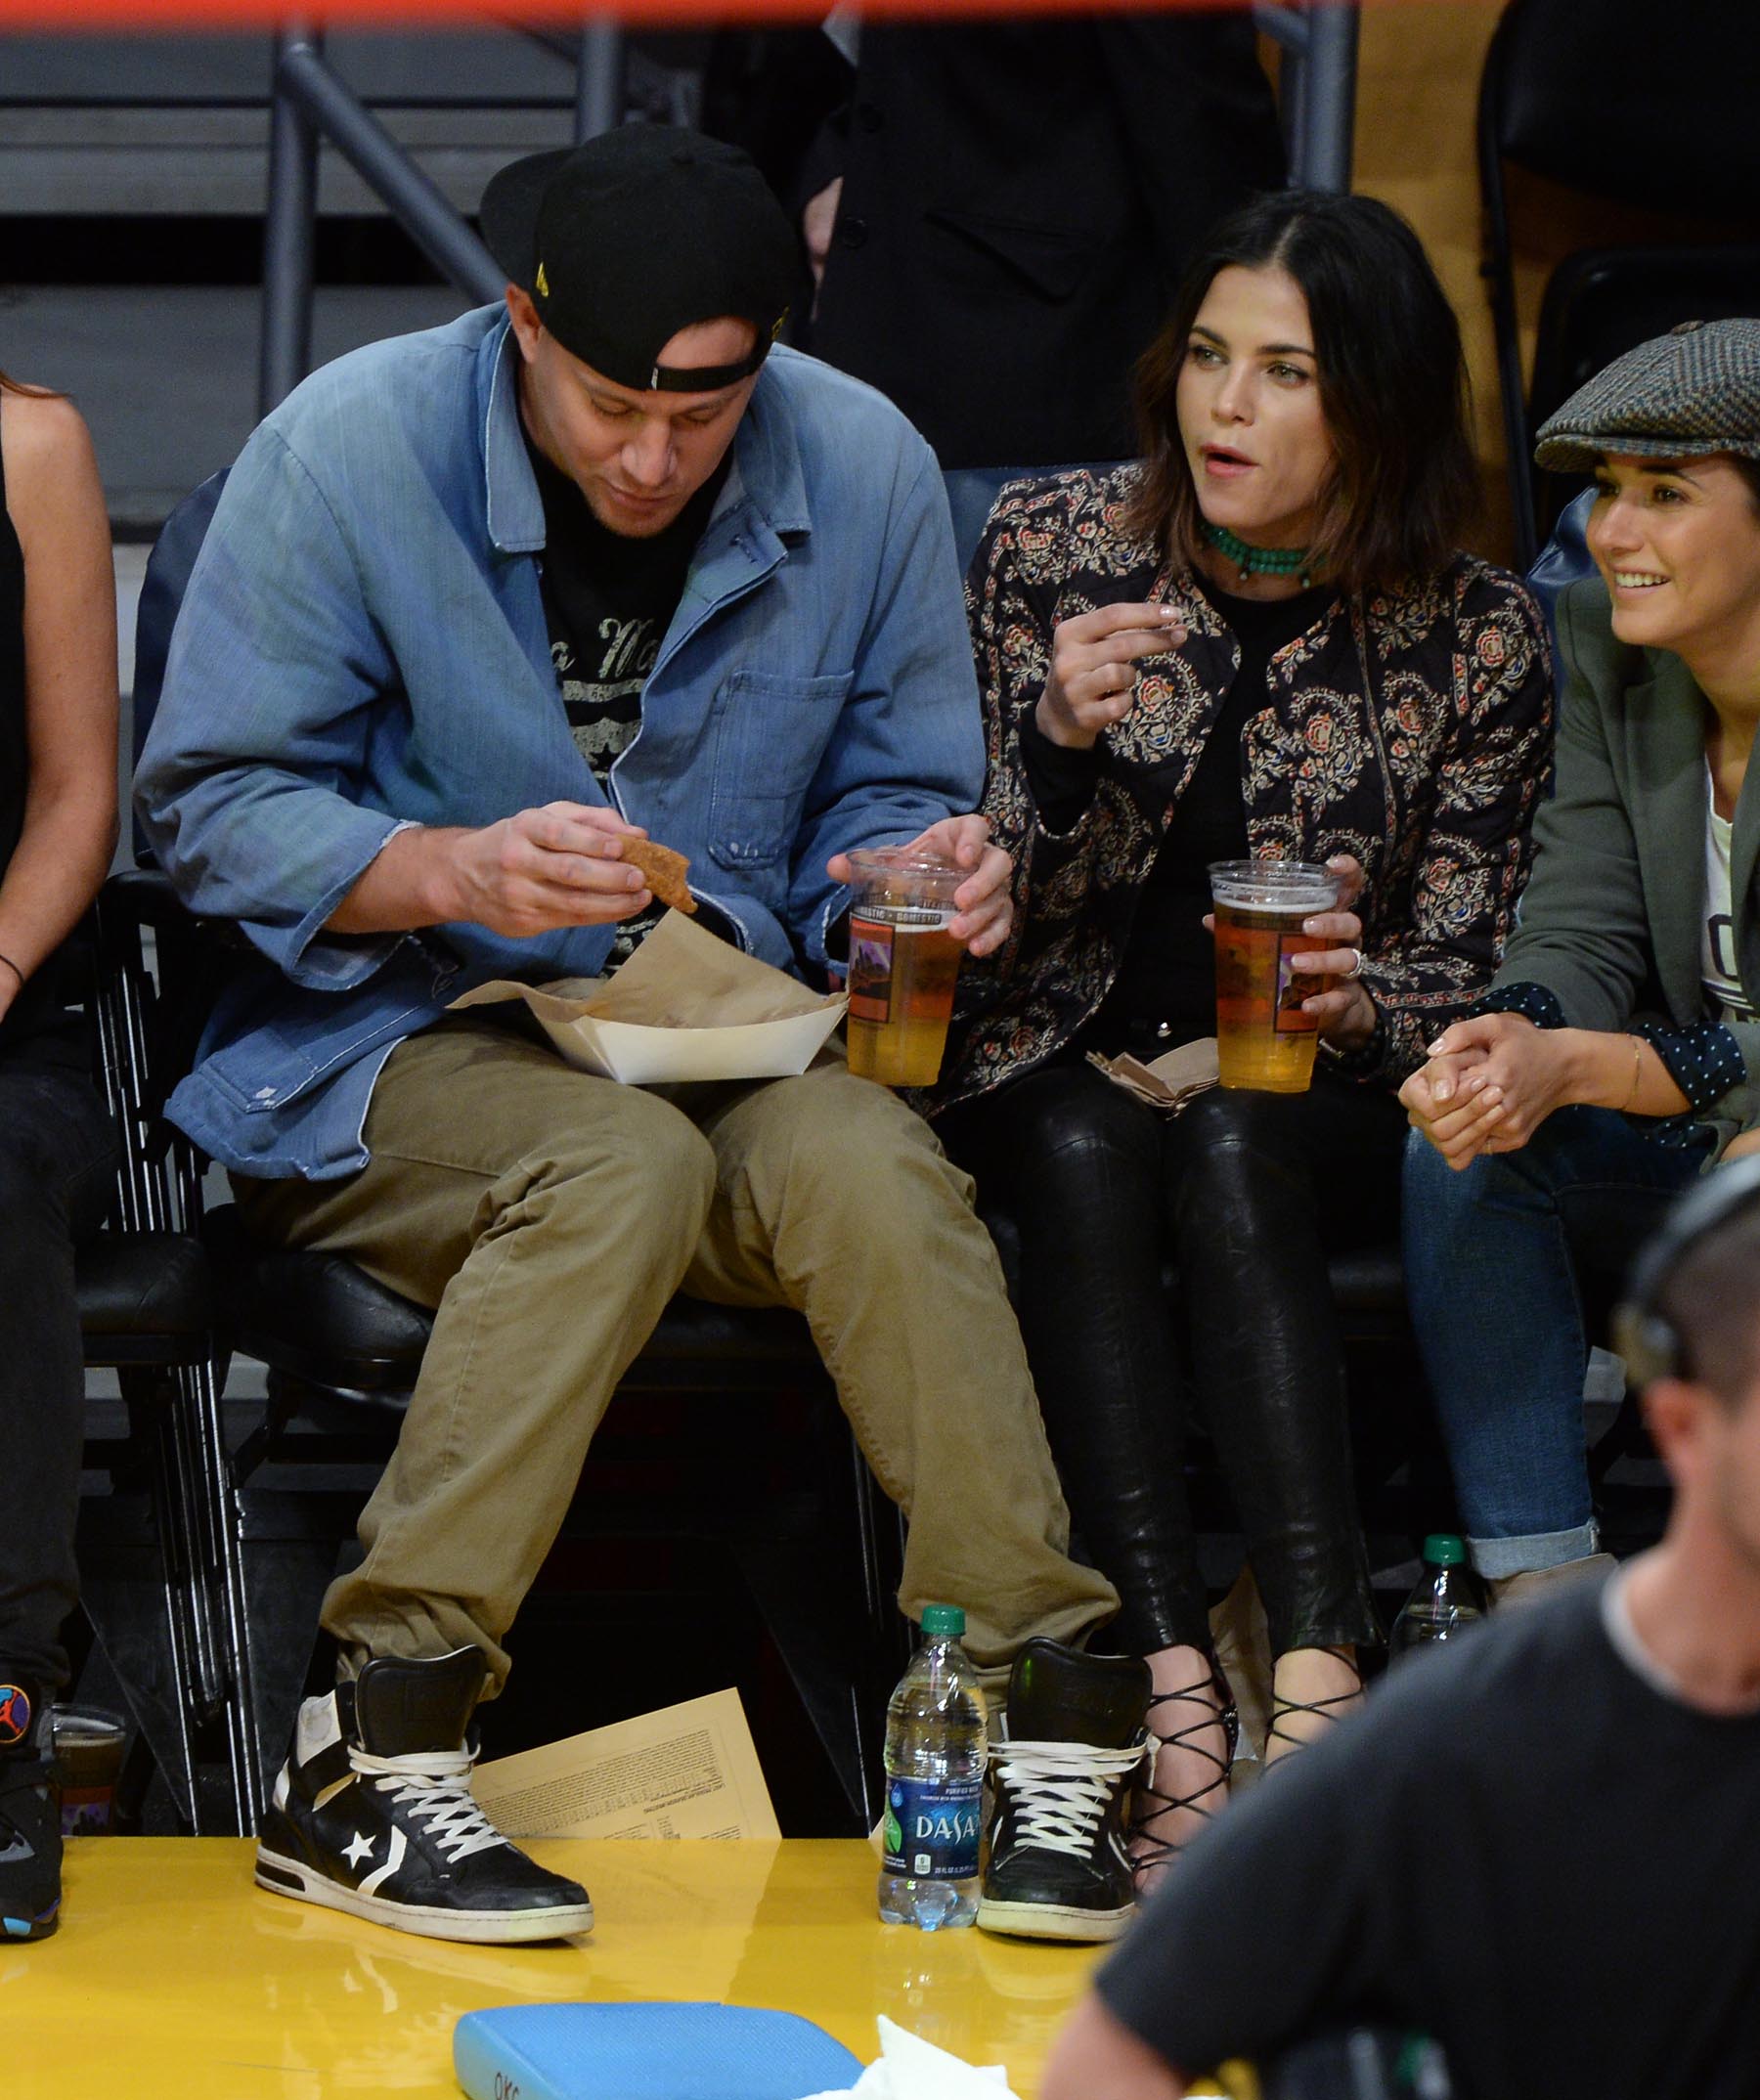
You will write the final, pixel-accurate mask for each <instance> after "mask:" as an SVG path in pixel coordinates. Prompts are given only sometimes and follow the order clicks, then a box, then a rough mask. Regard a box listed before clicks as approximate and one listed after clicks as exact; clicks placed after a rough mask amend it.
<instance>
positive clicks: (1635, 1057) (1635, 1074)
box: [1619, 1035, 1644, 1116]
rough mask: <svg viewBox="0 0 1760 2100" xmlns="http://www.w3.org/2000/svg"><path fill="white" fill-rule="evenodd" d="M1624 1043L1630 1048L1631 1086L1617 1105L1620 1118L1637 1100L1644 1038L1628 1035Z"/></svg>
mask: <svg viewBox="0 0 1760 2100" xmlns="http://www.w3.org/2000/svg"><path fill="white" fill-rule="evenodd" d="M1626 1041H1627V1042H1629V1043H1630V1044H1631V1046H1632V1085H1631V1090H1630V1092H1629V1093H1628V1094H1627V1095H1626V1097H1625V1099H1624V1100H1623V1101H1622V1102H1621V1103H1620V1104H1619V1113H1620V1115H1621V1116H1623V1115H1624V1114H1625V1113H1626V1111H1627V1110H1628V1109H1629V1108H1630V1107H1631V1106H1632V1103H1633V1102H1634V1101H1636V1100H1637V1099H1638V1082H1639V1080H1640V1079H1642V1078H1643V1076H1644V1037H1643V1036H1642V1035H1628V1036H1627V1037H1626Z"/></svg>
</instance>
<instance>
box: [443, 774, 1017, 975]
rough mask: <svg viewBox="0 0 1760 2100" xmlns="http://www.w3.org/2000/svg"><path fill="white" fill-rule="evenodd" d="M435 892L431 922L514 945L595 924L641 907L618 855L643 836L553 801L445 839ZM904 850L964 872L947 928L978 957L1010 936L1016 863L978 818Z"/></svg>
mask: <svg viewBox="0 0 1760 2100" xmlns="http://www.w3.org/2000/svg"><path fill="white" fill-rule="evenodd" d="M444 836H445V838H446V841H447V844H448V847H449V851H447V852H446V853H445V854H444V865H443V868H442V870H441V872H440V877H439V882H440V890H439V892H438V893H437V894H436V897H435V902H434V905H433V923H437V924H444V923H445V922H446V921H447V920H451V919H460V920H470V921H472V922H474V923H475V924H476V925H479V926H486V927H488V928H490V929H491V931H493V932H495V933H498V934H505V935H507V936H510V937H511V938H513V939H515V940H519V939H523V938H526V937H528V936H531V935H534V934H543V933H550V932H552V931H554V930H555V929H556V928H558V927H564V926H596V925H603V924H605V923H607V922H609V921H613V920H617V919H627V918H630V917H632V916H633V915H634V914H635V913H637V912H638V911H644V910H645V909H646V908H647V906H648V904H649V903H650V902H651V901H652V897H651V896H650V894H649V892H648V889H647V887H646V885H645V884H644V882H643V881H642V877H641V870H640V869H639V868H638V867H636V866H635V865H633V864H632V863H631V862H629V861H626V860H625V859H624V858H623V841H624V840H625V839H644V838H646V837H647V833H646V832H645V831H644V830H643V829H642V827H641V826H640V825H639V824H631V823H627V822H625V820H624V819H623V818H622V817H621V816H619V815H618V814H617V812H616V811H615V810H614V809H601V808H599V807H598V806H596V805H594V804H591V803H574V802H552V803H547V804H546V805H545V806H544V808H542V809H522V810H520V811H519V813H518V814H517V815H515V816H509V817H504V818H503V819H502V820H501V821H500V822H499V823H495V824H488V825H485V826H483V827H482V828H481V829H480V830H475V831H455V832H451V833H447V834H445V835H444ZM906 851H911V852H916V853H925V854H932V855H934V856H935V857H937V858H939V859H943V860H950V861H951V862H952V863H953V864H954V865H955V866H956V867H960V868H964V869H967V870H968V871H969V872H968V874H967V877H966V880H965V881H964V882H963V883H961V884H960V886H959V888H958V889H957V890H956V891H955V892H954V893H953V902H954V904H955V906H956V907H957V911H958V916H957V917H956V918H955V919H953V920H952V922H951V923H950V925H949V927H948V932H949V933H950V934H951V935H952V936H953V938H954V940H956V941H963V942H964V944H965V946H966V947H967V948H968V949H969V950H970V951H971V953H972V954H974V955H989V954H990V953H991V952H992V951H993V950H994V949H996V948H998V947H1000V946H1001V944H1002V942H1003V941H1005V940H1006V939H1007V938H1008V929H1009V924H1010V921H1011V919H1012V916H1013V903H1012V900H1011V897H1010V878H1011V876H1012V873H1013V865H1012V863H1011V861H1010V860H1009V857H1008V855H1007V854H1006V853H1004V852H1003V851H1002V849H1001V848H1000V847H999V846H992V845H991V844H990V825H989V823H988V821H987V820H986V819H985V818H984V817H982V816H976V815H968V816H947V817H943V818H942V819H941V821H940V822H939V823H934V824H931V825H930V826H929V828H928V829H927V830H926V831H923V832H920V833H919V834H918V835H917V837H916V838H914V839H912V840H910V841H909V842H908V846H907V848H906ZM825 871H826V873H827V874H828V875H829V876H830V877H831V879H832V881H833V882H848V881H849V880H850V877H851V868H850V863H849V858H848V856H847V855H846V854H844V853H834V854H833V855H832V856H831V858H830V860H829V861H828V862H827V863H826V870H825Z"/></svg>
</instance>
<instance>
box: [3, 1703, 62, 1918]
mask: <svg viewBox="0 0 1760 2100" xmlns="http://www.w3.org/2000/svg"><path fill="white" fill-rule="evenodd" d="M61 1869H62V1833H61V1783H60V1780H59V1777H58V1776H57V1773H56V1770H55V1738H54V1736H53V1735H52V1733H51V1732H50V1718H49V1701H48V1700H47V1699H46V1698H44V1697H43V1696H42V1691H41V1687H40V1686H39V1685H36V1684H25V1683H23V1682H22V1680H21V1679H19V1678H16V1677H7V1676H6V1675H5V1673H4V1672H3V1671H0V1938H4V1939H7V1940H46V1939H48V1937H49V1935H50V1934H51V1933H52V1932H53V1931H54V1930H55V1928H56V1926H57V1925H59V1924H60V1923H61Z"/></svg>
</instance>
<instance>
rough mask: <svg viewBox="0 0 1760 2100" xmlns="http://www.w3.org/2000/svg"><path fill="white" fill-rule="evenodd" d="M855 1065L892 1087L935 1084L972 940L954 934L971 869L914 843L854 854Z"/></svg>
mask: <svg viewBox="0 0 1760 2100" xmlns="http://www.w3.org/2000/svg"><path fill="white" fill-rule="evenodd" d="M850 865H851V867H852V869H853V870H854V881H853V884H852V890H853V893H854V894H853V897H852V900H851V904H850V1014H849V1024H848V1030H847V1033H848V1039H849V1045H850V1070H851V1071H852V1072H856V1073H857V1074H858V1076H859V1077H861V1078H864V1079H878V1080H879V1081H880V1083H881V1084H882V1085H883V1086H933V1085H934V1084H935V1081H936V1079H937V1078H938V1076H939V1075H940V1072H941V1062H942V1052H943V1051H944V1050H945V1049H946V1042H947V1017H948V1015H949V1014H950V1013H951V1012H952V1010H953V984H954V981H955V980H956V979H957V977H958V976H959V963H960V957H961V956H962V955H963V954H964V953H965V950H964V948H963V947H962V946H961V945H960V943H959V942H958V941H955V940H954V938H953V936H952V935H951V934H950V933H948V931H947V928H948V926H949V925H950V924H951V923H952V921H953V919H954V918H955V917H956V916H957V906H956V905H955V904H954V902H953V893H954V891H955V890H957V889H958V888H959V886H960V884H961V883H962V882H964V881H965V879H966V877H967V875H969V874H970V872H971V870H970V869H969V868H960V867H956V866H954V864H953V863H952V861H950V860H941V859H936V858H933V857H931V856H928V855H925V854H923V853H917V852H914V851H913V850H912V849H911V848H909V847H905V846H878V847H871V848H869V849H867V850H866V851H865V852H861V853H852V854H851V855H850Z"/></svg>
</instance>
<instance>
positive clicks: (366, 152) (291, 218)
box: [257, 21, 628, 416]
mask: <svg viewBox="0 0 1760 2100" xmlns="http://www.w3.org/2000/svg"><path fill="white" fill-rule="evenodd" d="M541 41H543V42H545V43H546V44H552V40H551V39H550V38H542V39H541ZM552 48H553V45H552ZM575 57H576V67H577V86H576V91H575V115H574V136H575V139H576V141H577V143H578V142H579V141H581V140H583V139H591V138H595V137H597V135H598V134H599V133H600V132H602V131H609V130H610V129H612V127H613V126H614V125H616V124H619V123H621V122H622V121H623V113H624V102H625V95H626V89H627V82H628V69H627V54H626V50H625V46H624V38H623V32H622V30H621V29H619V28H618V27H617V26H616V24H615V23H612V22H603V21H595V22H590V23H589V24H588V25H587V26H586V27H585V28H583V29H582V31H581V33H580V36H579V39H578V41H577V44H576V50H575ZM270 92H271V96H272V102H271V105H270V120H269V198H268V205H267V209H266V212H265V217H264V226H263V331H262V344H261V351H260V356H259V361H258V367H257V409H258V413H259V414H261V415H265V416H266V415H267V414H268V413H269V411H270V410H271V409H272V408H274V407H275V405H276V404H277V402H279V401H281V400H283V399H284V398H285V397H286V395H287V394H289V393H290V392H291V391H292V390H293V388H294V387H295V386H297V385H298V384H299V382H300V380H301V379H303V378H304V377H305V375H306V372H308V371H309V370H310V368H311V355H312V301H313V295H314V291H315V261H316V251H317V225H318V153H319V149H320V147H321V146H322V145H323V144H324V142H325V141H327V140H328V141H329V143H330V145H332V146H334V147H335V149H336V151H337V152H338V153H341V155H342V157H343V158H344V159H345V160H346V161H347V162H348V164H349V166H350V167H352V168H353V169H354V171H355V173H356V174H357V175H358V176H359V177H360V178H361V180H362V181H363V182H364V183H365V184H366V185H367V187H368V188H369V189H370V190H371V191H372V192H373V193H374V196H375V197H378V198H379V199H380V200H381V202H383V203H384V204H385V205H386V207H387V208H388V209H389V211H390V213H391V216H392V217H393V218H394V219H395V220H396V221H397V223H398V225H400V226H401V227H402V228H403V230H404V232H405V233H407V234H408V235H409V236H410V238H411V240H412V241H415V242H416V244H417V246H418V247H419V248H420V250H421V252H422V253H423V254H424V255H425V256H426V257H427V259H428V260H429V262H431V263H432V264H433V266H434V267H435V269H436V270H438V271H439V272H440V274H441V275H442V276H443V277H444V278H446V279H447V280H448V281H449V282H450V283H452V284H456V285H457V286H458V287H459V289H460V290H461V291H462V292H464V293H466V294H467V295H468V296H469V297H471V298H473V299H476V300H479V301H486V300H490V299H499V298H500V297H501V295H502V292H503V289H504V288H505V286H506V274H505V273H504V272H503V271H502V270H501V269H500V268H498V266H497V265H496V263H495V261H494V260H493V258H492V257H491V255H490V253H489V250H488V249H487V248H486V247H484V245H483V243H482V242H481V241H479V240H478V239H477V237H476V235H475V234H473V233H472V232H471V230H470V228H469V226H468V225H467V224H466V223H465V221H464V219H463V218H462V215H461V214H460V213H459V212H458V211H456V210H455V209H454V208H453V206H452V204H451V203H450V202H449V201H448V199H447V197H445V195H444V194H443V193H442V191H441V190H440V187H439V185H438V184H437V183H435V182H434V181H433V180H432V179H431V177H429V176H428V175H426V174H424V173H423V171H422V170H421V169H420V168H419V167H418V166H417V164H416V162H415V161H414V160H413V159H412V158H411V157H410V155H409V154H408V153H406V152H405V151H404V149H403V148H402V147H401V146H400V145H399V144H398V143H397V141H396V140H395V139H394V138H393V137H392V136H391V134H390V132H388V131H387V130H386V129H385V127H384V125H383V124H382V123H380V122H379V120H378V118H377V117H376V116H374V113H373V112H372V110H371V109H368V108H367V106H366V104H365V103H363V102H362V101H361V99H360V97H359V96H358V95H356V94H355V92H354V90H353V89H352V88H351V87H349V85H348V83H347V82H346V81H345V80H343V79H342V77H341V76H340V74H338V73H337V72H336V71H335V69H334V68H333V67H332V66H330V63H329V61H328V60H327V59H326V57H325V55H324V37H323V34H322V32H321V31H319V30H317V29H315V28H312V27H309V26H308V25H306V24H304V23H290V24H289V25H288V26H287V27H286V28H284V29H283V30H282V32H281V33H280V35H279V36H277V38H276V40H275V68H274V74H273V77H272V82H271V90H270Z"/></svg>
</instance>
